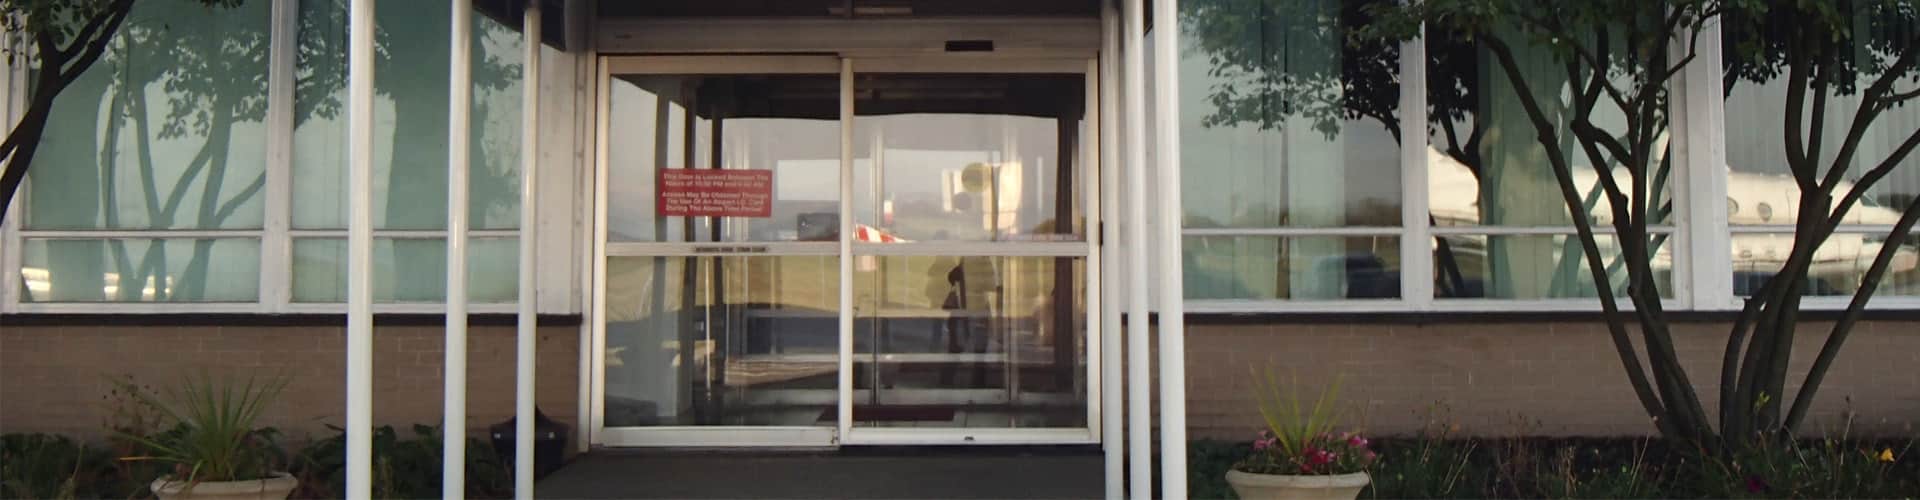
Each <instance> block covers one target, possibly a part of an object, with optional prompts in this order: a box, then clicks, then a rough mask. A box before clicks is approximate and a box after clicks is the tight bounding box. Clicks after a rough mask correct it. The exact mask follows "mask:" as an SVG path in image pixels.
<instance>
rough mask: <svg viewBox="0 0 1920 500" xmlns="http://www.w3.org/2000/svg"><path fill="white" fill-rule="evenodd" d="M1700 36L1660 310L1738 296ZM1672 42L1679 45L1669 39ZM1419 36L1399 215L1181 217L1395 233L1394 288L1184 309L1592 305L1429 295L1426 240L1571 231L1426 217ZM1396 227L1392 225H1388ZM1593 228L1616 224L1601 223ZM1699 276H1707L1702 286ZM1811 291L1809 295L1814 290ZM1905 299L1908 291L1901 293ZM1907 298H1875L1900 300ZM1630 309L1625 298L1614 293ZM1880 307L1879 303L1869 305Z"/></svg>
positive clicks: (1685, 109)
mask: <svg viewBox="0 0 1920 500" xmlns="http://www.w3.org/2000/svg"><path fill="white" fill-rule="evenodd" d="M1700 36H1701V37H1702V38H1703V39H1707V40H1711V41H1713V42H1714V43H1702V44H1700V45H1699V49H1698V50H1699V51H1700V53H1699V55H1698V58H1697V59H1696V60H1695V61H1694V62H1693V63H1692V64H1691V65H1690V66H1688V67H1687V69H1686V70H1685V71H1684V72H1683V73H1682V74H1681V75H1679V76H1677V77H1676V82H1675V85H1676V86H1677V88H1676V89H1675V91H1674V93H1673V99H1671V101H1670V102H1669V105H1668V113H1669V115H1670V116H1671V117H1672V118H1671V122H1672V123H1671V125H1670V128H1671V130H1672V132H1671V137H1672V139H1671V140H1670V142H1669V147H1670V148H1671V149H1670V151H1669V153H1668V154H1670V155H1674V159H1675V163H1676V164H1678V165H1680V166H1681V168H1682V172H1681V173H1680V174H1679V175H1675V176H1673V177H1672V178H1671V180H1670V182H1672V183H1673V201H1674V212H1673V214H1672V216H1671V219H1670V221H1669V222H1668V223H1667V224H1659V225H1650V226H1649V230H1650V231H1651V232H1653V233H1656V234H1669V235H1671V238H1672V240H1671V241H1670V242H1669V243H1668V245H1669V248H1670V249H1671V250H1670V252H1671V253H1672V255H1673V266H1674V267H1673V270H1672V274H1671V282H1670V283H1669V285H1668V286H1669V287H1670V288H1671V293H1670V295H1669V296H1668V297H1667V298H1665V299H1663V300H1662V301H1661V305H1662V307H1664V308H1666V309H1668V310H1701V311H1716V310H1718V311H1734V310H1739V308H1740V306H1741V301H1740V300H1738V298H1736V297H1734V296H1733V294H1732V291H1733V287H1732V277H1733V271H1732V264H1731V258H1730V255H1729V252H1728V251H1727V250H1726V249H1727V248H1728V242H1729V240H1730V236H1729V233H1728V224H1727V218H1726V216H1725V214H1726V203H1727V202H1726V175H1725V172H1724V171H1723V169H1722V168H1720V166H1723V165H1725V164H1726V161H1725V158H1726V151H1725V134H1724V133H1723V130H1724V127H1725V115H1724V102H1723V101H1722V99H1721V96H1720V93H1719V88H1718V86H1719V84H1720V83H1719V82H1720V74H1721V71H1722V70H1721V68H1720V60H1721V47H1720V44H1719V43H1718V40H1719V28H1718V25H1717V24H1710V25H1708V26H1707V27H1706V31H1704V32H1702V33H1701V34H1700ZM1674 50H1675V51H1676V52H1680V51H1684V50H1685V47H1679V46H1676V47H1675V48H1674ZM1426 59H1427V57H1426V39H1425V38H1424V37H1420V38H1415V39H1413V40H1409V41H1407V42H1403V43H1402V45H1401V51H1400V74H1399V79H1400V88H1401V94H1400V108H1399V109H1400V110H1401V120H1400V127H1401V137H1402V138H1403V139H1402V143H1401V148H1400V174H1401V176H1400V186H1401V200H1400V204H1401V225H1400V226H1399V227H1397V228H1395V227H1391V226H1387V227H1371V226H1369V227H1331V228H1258V229H1238V228H1236V229H1217V228H1191V227H1182V228H1181V235H1182V236H1183V237H1192V236H1356V235H1360V236H1365V235H1373V236H1397V237H1399V238H1400V245H1401V246H1400V259H1399V262H1400V297H1399V298H1392V299H1337V300H1288V299H1188V300H1187V310H1188V311H1191V312H1197V313H1306V312H1442V313H1445V312H1496V311H1520V312H1566V311H1591V310H1595V309H1598V307H1599V305H1600V301H1599V299H1598V298H1553V299H1501V298H1441V297H1436V296H1435V290H1434V283H1433V281H1432V279H1431V277H1432V276H1433V272H1434V256H1433V252H1432V246H1431V245H1432V242H1433V239H1434V238H1436V237H1442V236H1451V235H1461V236H1464V235H1473V236H1502V235H1574V234H1577V232H1576V230H1575V229H1574V227H1573V226H1571V225H1568V226H1435V225H1433V224H1432V223H1431V222H1430V221H1429V220H1428V219H1427V216H1428V213H1429V210H1430V207H1428V201H1429V200H1428V190H1429V189H1430V186H1429V179H1428V173H1427V170H1426V167H1427V158H1428V156H1427V155H1428V154H1429V151H1430V150H1431V148H1430V144H1429V137H1428V134H1427V130H1426V123H1427V115H1428V109H1427V89H1428V82H1427V78H1426V73H1427V71H1426ZM1396 230H1397V231H1396ZM1594 232H1595V234H1596V235H1606V234H1614V233H1615V231H1614V230H1613V228H1611V227H1608V226H1605V225H1597V226H1595V227H1594ZM1703 284H1706V285H1705V286H1702V285H1703ZM1816 299H1817V300H1816ZM1833 299H1836V298H1828V297H1818V298H1815V297H1809V298H1808V299H1807V300H1806V302H1805V304H1806V307H1807V309H1810V310H1813V309H1832V308H1840V307H1844V306H1845V297H1839V298H1837V299H1839V300H1833ZM1899 299H1906V298H1904V297H1903V298H1899ZM1913 299H1914V300H1911V301H1908V300H1890V301H1880V300H1876V302H1877V303H1879V304H1883V305H1884V304H1889V303H1893V304H1896V305H1899V306H1904V307H1915V306H1920V297H1915V298H1913ZM1620 307H1621V308H1622V310H1632V308H1633V305H1632V303H1630V302H1625V301H1622V302H1621V303H1620ZM1876 308H1879V307H1876Z"/></svg>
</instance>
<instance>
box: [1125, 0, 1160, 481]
mask: <svg viewBox="0 0 1920 500" xmlns="http://www.w3.org/2000/svg"><path fill="white" fill-rule="evenodd" d="M1123 1H1125V2H1126V7H1125V9H1124V12H1123V13H1122V18H1123V20H1124V24H1125V26H1126V35H1125V36H1123V37H1122V39H1123V40H1122V45H1121V50H1122V52H1121V53H1122V54H1123V55H1124V56H1125V61H1123V62H1121V63H1120V70H1121V72H1122V75H1121V89H1120V94H1121V96H1122V98H1124V99H1126V110H1125V111H1124V112H1123V116H1124V117H1125V118H1124V119H1123V120H1122V121H1121V123H1122V124H1123V125H1124V126H1125V127H1126V138H1127V139H1126V141H1124V142H1123V144H1125V145H1126V151H1125V153H1124V154H1125V161H1126V164H1127V174H1126V177H1125V178H1124V181H1125V184H1126V188H1127V189H1126V190H1127V200H1126V203H1127V213H1126V215H1125V219H1124V220H1125V222H1126V224H1125V225H1123V226H1122V227H1121V230H1122V231H1125V232H1126V237H1127V245H1126V252H1127V352H1126V355H1127V377H1126V378H1127V384H1126V387H1127V445H1128V446H1127V457H1128V460H1130V461H1132V463H1130V464H1128V465H1129V467H1128V468H1129V472H1128V474H1127V478H1128V479H1127V491H1128V492H1129V493H1130V494H1129V496H1130V497H1131V498H1133V499H1135V500H1146V499H1149V498H1152V496H1153V412H1152V410H1153V408H1152V405H1153V402H1152V398H1153V394H1152V388H1151V387H1149V386H1148V385H1147V381H1148V380H1151V379H1152V375H1153V374H1151V373H1149V372H1148V371H1147V370H1148V367H1150V366H1152V361H1151V359H1149V358H1148V357H1147V355H1148V350H1149V340H1148V338H1147V336H1148V331H1147V328H1148V320H1147V318H1148V317H1150V315H1151V312H1150V311H1149V310H1148V309H1147V269H1148V267H1147V224H1146V222H1147V184H1146V179H1147V158H1146V157H1147V152H1146V149H1147V148H1146V142H1147V131H1146V128H1145V127H1146V120H1145V116H1146V112H1147V93H1146V69H1145V68H1144V67H1143V66H1144V65H1145V64H1146V48H1145V47H1143V45H1144V43H1145V42H1146V26H1145V19H1144V16H1143V14H1144V13H1143V12H1142V10H1143V9H1142V6H1141V2H1145V1H1147V0H1123Z"/></svg>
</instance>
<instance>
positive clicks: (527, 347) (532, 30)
mask: <svg viewBox="0 0 1920 500" xmlns="http://www.w3.org/2000/svg"><path fill="white" fill-rule="evenodd" d="M521 34H522V35H525V36H526V40H525V41H523V42H522V44H523V45H524V47H523V48H524V49H526V54H525V55H524V56H522V59H521V62H520V85H521V91H522V92H523V93H522V96H521V104H520V283H519V284H520V303H519V306H520V307H519V313H518V316H519V318H518V319H519V328H518V330H519V331H518V332H517V335H516V341H517V342H516V344H517V346H516V348H515V350H514V361H515V363H514V371H515V375H514V396H513V400H514V411H513V418H514V424H515V425H514V429H513V432H514V434H513V496H514V498H519V499H523V500H530V499H532V498H533V466H534V463H533V432H534V431H533V424H534V422H533V419H534V417H533V376H534V371H533V365H534V354H535V349H534V335H535V332H534V327H535V326H537V323H536V322H537V320H538V317H537V316H536V315H537V314H538V313H539V309H538V308H536V307H535V306H536V305H537V303H538V297H536V296H534V288H535V287H534V280H535V279H538V277H539V275H538V274H536V273H534V265H535V263H537V262H539V261H538V260H536V259H534V254H535V253H536V252H535V250H536V249H537V248H539V245H538V244H537V240H538V238H534V237H533V236H534V228H535V227H536V226H538V225H539V219H537V218H536V215H537V214H538V212H539V210H538V207H539V206H540V205H539V203H537V200H536V199H535V198H536V197H535V196H534V193H537V192H538V191H537V190H535V183H534V181H535V180H536V179H539V176H538V175H536V174H537V173H538V170H539V168H538V167H539V163H540V0H529V1H528V2H527V11H526V17H525V18H524V19H523V20H522V26H521Z"/></svg>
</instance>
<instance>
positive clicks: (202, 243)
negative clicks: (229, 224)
mask: <svg viewBox="0 0 1920 500" xmlns="http://www.w3.org/2000/svg"><path fill="white" fill-rule="evenodd" d="M24 246H25V247H26V251H25V252H23V253H22V255H21V266H20V278H21V283H22V286H21V290H20V291H21V294H20V301H21V302H252V301H254V300H257V299H258V297H259V292H260V242H259V240H254V239H240V238H221V239H161V238H154V239H102V240H69V239H28V240H26V244H25V245H24Z"/></svg>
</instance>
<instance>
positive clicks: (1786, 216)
mask: <svg viewBox="0 0 1920 500" xmlns="http://www.w3.org/2000/svg"><path fill="white" fill-rule="evenodd" d="M1428 158H1429V163H1428V173H1427V175H1428V179H1429V182H1430V186H1431V188H1430V190H1429V195H1428V196H1429V199H1428V202H1429V204H1430V207H1431V210H1432V215H1433V218H1434V223H1435V225H1438V226H1468V225H1476V224H1479V223H1480V222H1481V220H1482V219H1481V217H1482V214H1481V207H1480V206H1479V203H1480V199H1479V198H1480V197H1479V191H1480V180H1479V179H1478V178H1476V177H1475V176H1474V174H1473V172H1472V171H1471V170H1470V169H1468V168H1467V167H1466V166H1465V165H1463V164H1461V163H1460V162H1458V161H1456V160H1454V159H1453V158H1451V157H1448V156H1447V155H1446V154H1444V153H1441V152H1440V151H1437V150H1436V151H1432V152H1431V154H1429V155H1428ZM1573 175H1574V182H1575V184H1576V185H1577V186H1578V187H1579V189H1580V190H1581V192H1587V191H1590V190H1592V189H1594V188H1595V183H1596V182H1597V180H1598V178H1597V175H1596V174H1595V172H1594V170H1593V169H1592V168H1591V167H1587V166H1575V170H1574V172H1573ZM1618 175H1619V176H1620V179H1619V181H1620V182H1622V183H1625V182H1627V179H1626V178H1625V173H1624V172H1622V173H1620V174H1618ZM1852 187H1853V185H1852V183H1842V184H1841V185H1840V186H1839V187H1838V188H1837V189H1836V190H1835V192H1836V193H1845V192H1847V191H1848V190H1850V189H1852ZM1799 196H1800V189H1799V185H1798V184H1797V183H1795V182H1794V180H1793V178H1792V177H1790V176H1788V175H1784V174H1760V173H1750V172H1740V171H1731V170H1730V171H1729V172H1728V173H1727V218H1728V224H1729V225H1731V226H1736V227H1738V226H1774V227H1777V228H1779V231H1780V232H1779V233H1748V232H1738V233H1735V234H1733V235H1732V236H1731V241H1730V243H1731V246H1732V248H1730V249H1729V251H1730V253H1731V257H1732V261H1733V267H1734V271H1735V275H1736V276H1735V277H1734V280H1735V286H1734V288H1735V292H1736V293H1740V294H1745V293H1747V292H1748V291H1750V290H1751V289H1752V288H1753V287H1756V286H1758V284H1759V283H1761V282H1763V281H1764V280H1765V277H1766V276H1768V275H1770V273H1772V272H1773V271H1774V270H1776V269H1778V268H1779V267H1780V265H1782V264H1783V263H1784V262H1785V260H1786V257H1787V254H1788V253H1789V252H1791V250H1792V248H1793V237H1792V235H1791V234H1785V233H1791V232H1792V230H1793V227H1792V225H1793V224H1794V223H1795V221H1797V220H1798V217H1799V213H1797V210H1798V201H1799ZM1835 198H1836V200H1835V205H1836V206H1837V205H1838V198H1839V196H1838V195H1836V196H1835ZM1593 216H1594V218H1595V219H1596V222H1599V223H1602V224H1604V223H1606V222H1608V221H1609V220H1610V219H1611V217H1612V214H1611V213H1609V211H1608V209H1607V208H1606V207H1605V205H1604V204H1601V205H1600V206H1598V207H1596V208H1595V209H1594V211H1593ZM1899 218H1900V212H1899V211H1897V210H1894V209H1891V208H1888V207H1885V206H1881V205H1880V204H1879V203H1877V202H1876V201H1875V200H1874V199H1873V198H1872V197H1870V196H1869V197H1864V198H1862V199H1861V200H1860V202H1859V203H1858V204H1856V205H1855V206H1854V207H1853V208H1852V209H1851V210H1849V211H1848V213H1847V224H1850V225H1865V226H1890V225H1892V224H1894V223H1895V222H1897V221H1898V220H1899ZM1884 239H1885V232H1884V230H1882V231H1869V232H1866V233H1864V234H1862V233H1844V232H1843V233H1838V234H1834V235H1832V236H1830V237H1828V239H1827V241H1826V244H1825V245H1823V246H1821V247H1820V249H1819V250H1817V251H1816V252H1815V253H1814V264H1813V267H1812V269H1811V271H1810V275H1811V277H1812V278H1813V280H1814V284H1813V287H1814V290H1812V291H1813V292H1814V293H1816V294H1833V293H1843V292H1845V291H1848V290H1850V288H1851V287H1853V286H1855V285H1857V281H1858V280H1859V278H1860V276H1861V275H1862V274H1864V273H1865V272H1866V270H1867V268H1868V267H1871V266H1872V264H1873V260H1874V257H1875V256H1876V255H1877V254H1878V253H1879V251H1880V249H1881V245H1882V242H1883V240H1884ZM1450 242H1452V243H1453V245H1452V248H1450V251H1451V252H1453V253H1454V254H1455V256H1456V258H1459V259H1461V260H1464V261H1470V262H1484V258H1485V248H1484V242H1485V240H1484V238H1453V239H1450ZM1476 244H1477V245H1476ZM1601 244H1602V246H1603V248H1604V247H1607V246H1610V245H1609V242H1607V241H1604V240H1603V241H1602V242H1601ZM1435 246H1436V248H1437V246H1438V243H1437V242H1436V243H1435ZM1657 259H1658V260H1657V261H1656V262H1655V263H1654V268H1655V269H1656V270H1659V271H1663V272H1670V271H1671V269H1672V265H1673V262H1672V259H1671V257H1670V255H1662V256H1660V257H1658V258H1657ZM1917 263H1920V249H1916V248H1903V249H1902V250H1900V251H1899V253H1897V254H1896V255H1895V257H1894V260H1893V262H1892V263H1891V265H1890V266H1889V268H1888V272H1889V273H1901V272H1908V271H1912V270H1914V269H1915V267H1916V264H1917Z"/></svg>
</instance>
